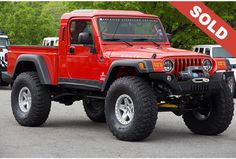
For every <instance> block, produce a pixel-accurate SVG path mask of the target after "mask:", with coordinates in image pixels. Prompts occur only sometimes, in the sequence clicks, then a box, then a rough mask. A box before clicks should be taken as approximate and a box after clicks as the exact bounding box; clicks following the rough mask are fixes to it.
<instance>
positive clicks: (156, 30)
mask: <svg viewBox="0 0 236 159" xmlns="http://www.w3.org/2000/svg"><path fill="white" fill-rule="evenodd" d="M98 25H99V30H100V34H101V38H102V40H103V41H119V40H120V41H127V42H132V41H150V42H151V41H152V42H166V36H165V33H164V31H163V28H162V26H161V23H160V21H159V20H157V19H144V18H98Z"/></svg>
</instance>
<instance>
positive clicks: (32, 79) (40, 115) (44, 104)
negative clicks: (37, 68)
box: [11, 72, 51, 127]
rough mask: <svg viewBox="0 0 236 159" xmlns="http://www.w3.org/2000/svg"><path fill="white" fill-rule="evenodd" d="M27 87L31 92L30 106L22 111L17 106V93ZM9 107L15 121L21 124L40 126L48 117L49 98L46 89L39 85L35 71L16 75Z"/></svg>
mask: <svg viewBox="0 0 236 159" xmlns="http://www.w3.org/2000/svg"><path fill="white" fill-rule="evenodd" d="M24 87H27V88H28V89H29V91H30V93H31V98H32V100H31V102H32V104H31V107H30V109H29V111H28V112H23V111H22V110H21V109H20V106H19V100H18V99H19V93H20V91H21V89H22V88H24ZM11 107H12V111H13V114H14V117H15V119H16V121H17V122H18V123H19V124H20V125H22V126H32V127H36V126H40V125H42V124H43V123H44V122H45V121H46V120H47V118H48V115H49V112H50V108H51V99H50V94H49V92H48V91H47V89H46V88H45V87H44V86H43V85H41V83H40V80H39V77H38V75H37V73H36V72H24V73H21V74H20V75H19V76H17V78H16V80H15V81H14V84H13V87H12V93H11Z"/></svg>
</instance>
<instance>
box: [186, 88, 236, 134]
mask: <svg viewBox="0 0 236 159" xmlns="http://www.w3.org/2000/svg"><path fill="white" fill-rule="evenodd" d="M204 101H205V102H204V103H202V105H200V106H199V107H198V108H196V109H194V110H193V111H190V112H187V113H185V114H183V119H184V122H185V124H186V125H187V127H188V128H189V129H190V130H191V131H192V132H194V133H196V134H202V135H217V134H220V133H222V132H224V131H225V130H226V129H227V128H228V126H229V125H230V123H231V120H232V118H233V113H234V103H233V96H232V94H231V92H230V89H229V87H228V85H227V84H223V88H222V89H221V90H220V91H219V92H217V93H214V94H212V95H211V96H210V97H208V98H206V99H205V100H204Z"/></svg>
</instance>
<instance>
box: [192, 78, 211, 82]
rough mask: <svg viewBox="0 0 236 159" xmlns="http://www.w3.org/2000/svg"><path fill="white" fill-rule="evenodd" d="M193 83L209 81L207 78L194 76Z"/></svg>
mask: <svg viewBox="0 0 236 159" xmlns="http://www.w3.org/2000/svg"><path fill="white" fill-rule="evenodd" d="M192 81H193V83H208V82H210V79H209V78H194V79H192Z"/></svg>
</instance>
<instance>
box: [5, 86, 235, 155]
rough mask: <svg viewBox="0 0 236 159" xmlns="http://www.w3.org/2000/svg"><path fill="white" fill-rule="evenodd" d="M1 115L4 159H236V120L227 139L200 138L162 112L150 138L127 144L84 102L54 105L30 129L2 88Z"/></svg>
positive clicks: (178, 118)
mask: <svg viewBox="0 0 236 159" xmlns="http://www.w3.org/2000/svg"><path fill="white" fill-rule="evenodd" d="M235 103H236V101H235ZM0 110H1V115H0V157H236V118H234V119H233V121H232V124H231V126H230V127H229V128H228V130H227V131H226V132H224V133H223V134H221V135H218V136H201V135H194V134H192V133H191V132H190V131H189V130H188V129H187V128H186V127H185V125H184V123H183V121H182V118H181V117H177V116H175V115H173V114H172V113H160V114H159V118H158V122H157V125H156V128H155V130H154V132H153V133H152V135H151V136H150V137H149V138H147V139H146V140H144V141H141V142H123V141H119V140H117V139H116V138H115V137H113V136H112V134H111V133H110V131H109V130H108V128H107V126H106V124H103V123H94V122H91V121H90V120H89V119H88V118H87V116H86V115H85V112H84V110H83V107H82V105H81V102H76V103H74V104H73V105H72V106H70V107H65V106H64V105H61V104H58V103H53V104H52V108H51V113H50V116H49V118H48V120H47V122H46V123H45V124H44V125H43V126H42V127H38V128H27V127H22V126H19V125H18V124H17V123H16V121H15V119H14V117H13V115H12V112H11V108H10V90H9V88H6V87H0Z"/></svg>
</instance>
